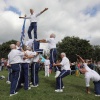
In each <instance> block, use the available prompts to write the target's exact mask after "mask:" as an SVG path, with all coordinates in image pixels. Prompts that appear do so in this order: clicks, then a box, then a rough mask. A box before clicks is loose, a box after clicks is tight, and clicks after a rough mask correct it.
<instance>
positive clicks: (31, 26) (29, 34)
mask: <svg viewBox="0 0 100 100" xmlns="http://www.w3.org/2000/svg"><path fill="white" fill-rule="evenodd" d="M33 28H34V27H33V23H31V24H30V26H29V28H28V37H29V39H32V34H31V31H32V30H33Z"/></svg>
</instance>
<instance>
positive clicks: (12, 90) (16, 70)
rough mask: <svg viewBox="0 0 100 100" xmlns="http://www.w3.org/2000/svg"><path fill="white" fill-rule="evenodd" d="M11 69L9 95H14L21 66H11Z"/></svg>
mask: <svg viewBox="0 0 100 100" xmlns="http://www.w3.org/2000/svg"><path fill="white" fill-rule="evenodd" d="M11 69H12V80H11V87H10V94H14V93H15V92H16V90H17V87H18V83H19V79H20V73H21V65H20V64H11Z"/></svg>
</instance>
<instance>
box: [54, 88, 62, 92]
mask: <svg viewBox="0 0 100 100" xmlns="http://www.w3.org/2000/svg"><path fill="white" fill-rule="evenodd" d="M55 92H63V90H62V89H57V90H55Z"/></svg>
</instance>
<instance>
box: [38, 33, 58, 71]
mask: <svg viewBox="0 0 100 100" xmlns="http://www.w3.org/2000/svg"><path fill="white" fill-rule="evenodd" d="M55 37H56V36H55V34H53V33H52V34H50V38H49V39H42V40H38V41H40V42H41V43H48V45H49V49H50V70H51V71H52V67H53V63H56V61H57V49H56V40H55ZM58 70H59V69H58V67H57V66H56V67H55V72H56V71H58Z"/></svg>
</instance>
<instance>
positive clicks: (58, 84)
mask: <svg viewBox="0 0 100 100" xmlns="http://www.w3.org/2000/svg"><path fill="white" fill-rule="evenodd" d="M69 74H70V70H62V71H61V73H60V75H59V76H58V77H57V78H56V89H62V87H63V82H62V78H64V77H65V76H67V75H69Z"/></svg>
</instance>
